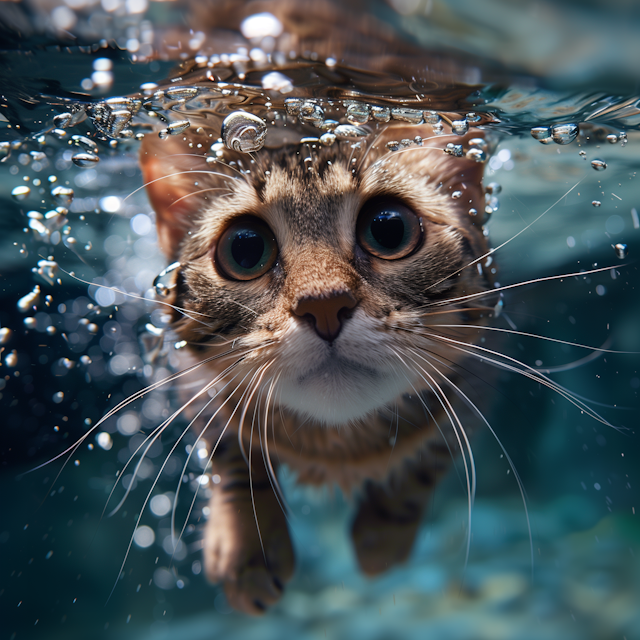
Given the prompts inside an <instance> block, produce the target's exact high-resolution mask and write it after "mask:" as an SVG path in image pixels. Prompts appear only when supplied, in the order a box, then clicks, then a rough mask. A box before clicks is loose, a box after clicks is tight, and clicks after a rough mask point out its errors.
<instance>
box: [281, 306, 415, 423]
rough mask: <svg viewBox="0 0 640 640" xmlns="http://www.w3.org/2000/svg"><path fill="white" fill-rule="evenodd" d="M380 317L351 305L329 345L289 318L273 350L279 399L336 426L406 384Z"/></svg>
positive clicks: (384, 401)
mask: <svg viewBox="0 0 640 640" xmlns="http://www.w3.org/2000/svg"><path fill="white" fill-rule="evenodd" d="M394 351H395V350H394V347H393V344H392V335H390V334H389V332H388V330H385V329H384V326H383V323H382V322H381V321H380V320H376V319H375V318H371V317H369V316H367V315H366V314H365V313H364V311H362V310H361V309H356V311H355V313H354V314H353V316H352V317H351V318H349V319H348V320H346V321H345V322H344V324H343V327H342V331H341V332H340V335H339V336H338V338H337V339H336V340H335V341H334V342H333V344H329V343H328V342H326V341H325V340H323V339H322V338H320V337H319V336H318V335H317V334H316V333H315V331H314V330H313V328H312V327H311V326H310V325H308V324H307V323H303V322H300V321H298V320H297V319H295V318H291V320H290V321H289V324H288V326H287V328H286V329H285V332H284V337H283V338H282V341H281V343H280V350H279V353H278V356H277V358H278V369H279V370H280V371H281V372H282V373H281V376H280V379H279V383H278V387H279V392H278V398H279V401H280V403H281V404H282V405H283V406H285V407H287V408H288V409H291V410H293V411H295V412H296V413H298V414H299V415H300V416H302V417H304V418H310V419H312V420H315V421H317V422H319V423H321V424H325V425H331V426H339V425H345V424H348V423H350V422H353V421H355V420H357V419H359V418H363V417H365V416H366V415H367V414H369V413H371V412H372V411H375V410H376V409H379V408H381V407H383V406H385V405H387V404H389V403H390V402H391V401H393V400H394V399H395V398H397V397H398V396H399V395H400V394H401V393H403V392H404V391H406V390H408V389H410V388H411V383H412V382H413V380H412V378H413V375H412V374H411V373H410V372H409V371H408V370H407V369H406V367H404V366H403V365H402V362H401V360H400V359H399V358H398V357H397V356H396V355H394Z"/></svg>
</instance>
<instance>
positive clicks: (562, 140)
mask: <svg viewBox="0 0 640 640" xmlns="http://www.w3.org/2000/svg"><path fill="white" fill-rule="evenodd" d="M578 131H579V130H578V125H577V124H573V123H572V122H569V123H567V124H556V125H554V126H553V127H551V137H552V138H553V141H554V142H555V143H556V144H569V143H570V142H573V141H574V140H575V139H576V137H577V136H578Z"/></svg>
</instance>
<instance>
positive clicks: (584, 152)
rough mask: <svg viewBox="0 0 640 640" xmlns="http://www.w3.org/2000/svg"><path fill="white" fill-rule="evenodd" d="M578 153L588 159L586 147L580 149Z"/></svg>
mask: <svg viewBox="0 0 640 640" xmlns="http://www.w3.org/2000/svg"><path fill="white" fill-rule="evenodd" d="M578 155H579V156H580V157H581V158H582V159H583V160H586V159H587V152H586V151H585V150H584V149H581V150H580V151H578Z"/></svg>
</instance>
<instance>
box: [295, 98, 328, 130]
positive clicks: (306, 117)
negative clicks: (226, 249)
mask: <svg viewBox="0 0 640 640" xmlns="http://www.w3.org/2000/svg"><path fill="white" fill-rule="evenodd" d="M298 117H299V118H300V120H302V122H307V123H308V124H312V125H314V126H316V127H318V126H320V125H321V124H322V121H323V120H324V110H323V108H322V107H321V106H320V105H319V104H316V103H315V102H310V101H307V102H303V103H302V104H301V105H300V110H299V112H298Z"/></svg>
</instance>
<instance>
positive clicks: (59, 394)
mask: <svg viewBox="0 0 640 640" xmlns="http://www.w3.org/2000/svg"><path fill="white" fill-rule="evenodd" d="M63 400H64V391H56V393H54V394H53V401H54V402H55V403H56V404H60V403H61V402H62V401H63Z"/></svg>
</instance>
